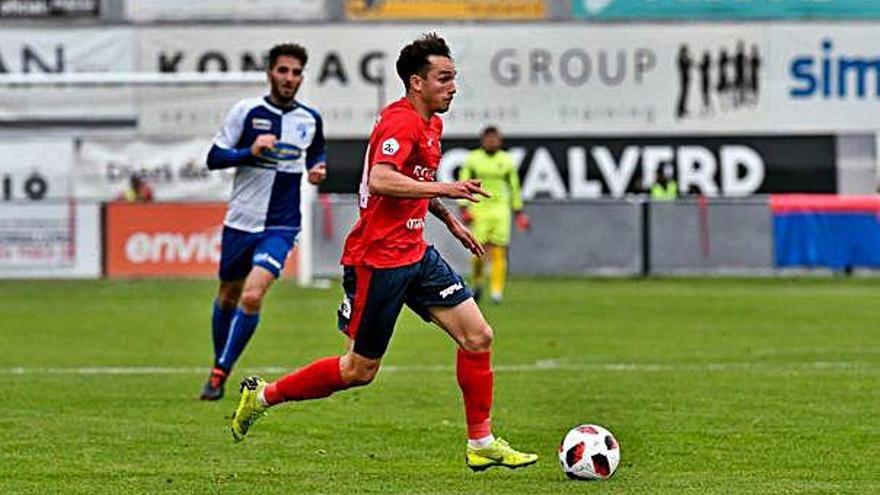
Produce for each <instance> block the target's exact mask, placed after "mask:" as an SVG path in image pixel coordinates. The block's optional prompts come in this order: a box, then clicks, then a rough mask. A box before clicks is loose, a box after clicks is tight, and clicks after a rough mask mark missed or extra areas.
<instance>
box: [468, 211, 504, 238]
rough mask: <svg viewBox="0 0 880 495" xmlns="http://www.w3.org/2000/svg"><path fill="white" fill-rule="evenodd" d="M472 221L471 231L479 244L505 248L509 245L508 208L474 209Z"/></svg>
mask: <svg viewBox="0 0 880 495" xmlns="http://www.w3.org/2000/svg"><path fill="white" fill-rule="evenodd" d="M473 214H474V221H473V223H472V224H471V231H472V232H473V233H474V237H476V238H477V241H479V242H480V244H494V245H496V246H507V245H508V244H510V220H511V213H510V209H509V208H491V209H477V208H474V210H473Z"/></svg>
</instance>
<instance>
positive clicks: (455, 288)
mask: <svg viewBox="0 0 880 495" xmlns="http://www.w3.org/2000/svg"><path fill="white" fill-rule="evenodd" d="M461 289H464V287H463V286H462V285H461V284H460V283H458V282H456V283H454V284H452V285H450V286H449V287H447V288H445V289H443V290H441V291H440V297H441V298H443V299H446V298H447V297H449V296H451V295H452V294H454V293H455V292H456V291H459V290H461Z"/></svg>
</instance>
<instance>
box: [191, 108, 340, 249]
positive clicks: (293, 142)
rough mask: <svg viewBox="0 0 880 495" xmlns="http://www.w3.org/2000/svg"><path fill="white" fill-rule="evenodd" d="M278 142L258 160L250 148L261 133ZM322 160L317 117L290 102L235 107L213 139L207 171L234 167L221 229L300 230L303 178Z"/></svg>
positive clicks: (320, 126)
mask: <svg viewBox="0 0 880 495" xmlns="http://www.w3.org/2000/svg"><path fill="white" fill-rule="evenodd" d="M270 133H271V134H274V135H275V137H276V138H278V144H276V146H275V148H274V149H272V150H269V151H267V152H265V153H264V154H263V155H261V156H259V157H254V156H252V155H251V153H250V147H251V145H252V144H253V142H254V140H256V138H257V136H259V135H261V134H270ZM324 161H325V153H324V129H323V122H322V120H321V115H320V114H319V113H318V112H317V111H315V110H314V109H311V108H309V107H306V106H304V105H301V104H299V103H294V105H293V106H292V107H289V108H279V107H277V106H275V105H273V104H272V103H271V101H270V100H269V98H268V96H267V97H263V98H248V99H244V100H242V101H240V102H238V103H237V104H236V105H235V106H234V107H232V109H231V110H230V111H229V113H228V114H227V115H226V118H225V120H224V122H223V125H222V127H221V128H220V130H219V131H218V132H217V135H216V136H215V137H214V145H213V146H212V147H211V151H210V152H209V153H208V160H207V162H208V168H209V169H211V170H216V169H220V168H226V167H237V170H236V171H235V180H234V182H233V186H232V196H231V197H230V199H229V205H228V207H227V210H226V219H225V220H224V221H223V223H224V225H226V226H228V227H232V228H234V229H238V230H243V231H245V232H262V231H264V230H267V229H284V230H299V228H300V220H301V216H300V181H301V179H302V175H303V173H304V172H305V171H306V170H308V169H311V168H312V167H314V166H315V165H318V164H320V163H323V162H324Z"/></svg>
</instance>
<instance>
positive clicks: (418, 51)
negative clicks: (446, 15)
mask: <svg viewBox="0 0 880 495" xmlns="http://www.w3.org/2000/svg"><path fill="white" fill-rule="evenodd" d="M431 55H438V56H441V57H446V58H449V59H451V58H452V55H451V54H450V52H449V45H447V44H446V40H444V39H443V38H441V37H440V36H439V35H438V34H437V33H427V34H423V35H422V36H421V37H420V38H419V39H417V40H415V41H413V42H412V43H410V44H408V45H406V46H405V47H403V49H402V50H400V56H399V57H398V58H397V75H398V76H400V79H402V80H403V86H404V87H405V88H406V89H409V78H410V76H412V75H413V74H418V75H420V76H421V77H425V76H427V74H428V66H429V65H430V62H428V57H430V56H431Z"/></svg>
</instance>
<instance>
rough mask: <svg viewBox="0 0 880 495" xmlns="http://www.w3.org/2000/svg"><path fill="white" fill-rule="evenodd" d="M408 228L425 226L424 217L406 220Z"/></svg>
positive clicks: (416, 228) (414, 228)
mask: <svg viewBox="0 0 880 495" xmlns="http://www.w3.org/2000/svg"><path fill="white" fill-rule="evenodd" d="M406 228H408V229H409V230H419V229H423V228H425V219H424V218H410V219H409V220H407V221H406Z"/></svg>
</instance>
